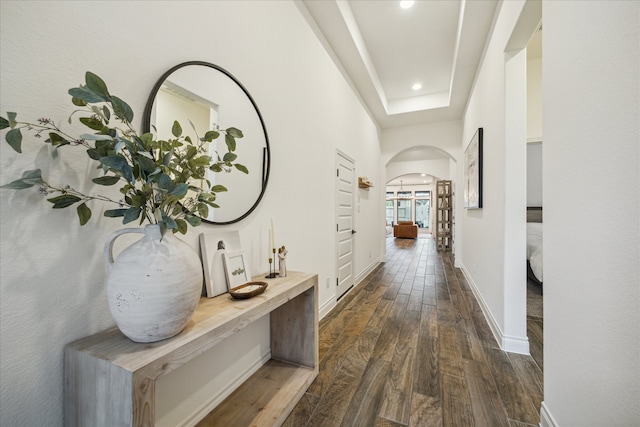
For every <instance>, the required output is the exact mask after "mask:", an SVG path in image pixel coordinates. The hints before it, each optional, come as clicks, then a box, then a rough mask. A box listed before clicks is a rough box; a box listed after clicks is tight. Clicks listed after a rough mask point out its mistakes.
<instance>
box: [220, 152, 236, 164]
mask: <svg viewBox="0 0 640 427" xmlns="http://www.w3.org/2000/svg"><path fill="white" fill-rule="evenodd" d="M237 158H238V155H237V154H235V153H227V154H225V155H224V157H223V158H222V160H223V161H225V162H233V161H234V160H235V159H237Z"/></svg>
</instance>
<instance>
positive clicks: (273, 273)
mask: <svg viewBox="0 0 640 427" xmlns="http://www.w3.org/2000/svg"><path fill="white" fill-rule="evenodd" d="M275 254H276V249H275V248H273V255H274V257H275ZM271 264H273V271H272V270H271ZM276 277H278V275H277V274H276V265H275V263H274V262H273V258H271V257H269V274H267V275H266V276H264V278H265V279H275V278H276Z"/></svg>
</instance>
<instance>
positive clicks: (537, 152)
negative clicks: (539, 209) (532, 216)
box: [527, 142, 542, 206]
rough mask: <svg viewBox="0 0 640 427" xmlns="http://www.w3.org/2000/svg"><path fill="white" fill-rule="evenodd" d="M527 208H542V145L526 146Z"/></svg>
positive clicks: (530, 144)
mask: <svg viewBox="0 0 640 427" xmlns="http://www.w3.org/2000/svg"><path fill="white" fill-rule="evenodd" d="M527 206H542V143H535V142H532V143H529V144H527Z"/></svg>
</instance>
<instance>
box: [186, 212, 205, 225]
mask: <svg viewBox="0 0 640 427" xmlns="http://www.w3.org/2000/svg"><path fill="white" fill-rule="evenodd" d="M185 219H186V220H187V222H188V223H189V224H191V226H192V227H197V226H199V225H200V224H202V219H200V217H197V216H195V215H187V217H186V218H185Z"/></svg>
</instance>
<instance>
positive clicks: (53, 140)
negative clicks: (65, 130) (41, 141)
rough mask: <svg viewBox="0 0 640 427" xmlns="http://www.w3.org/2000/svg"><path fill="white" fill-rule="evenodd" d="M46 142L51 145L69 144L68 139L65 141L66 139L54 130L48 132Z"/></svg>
mask: <svg viewBox="0 0 640 427" xmlns="http://www.w3.org/2000/svg"><path fill="white" fill-rule="evenodd" d="M46 142H48V143H50V144H51V145H53V146H56V145H69V144H71V143H70V142H69V141H67V140H66V139H64V138H63V137H61V136H60V135H58V134H57V133H55V132H49V139H47V140H46Z"/></svg>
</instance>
